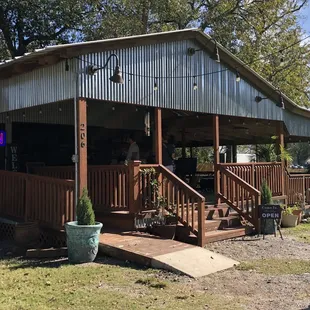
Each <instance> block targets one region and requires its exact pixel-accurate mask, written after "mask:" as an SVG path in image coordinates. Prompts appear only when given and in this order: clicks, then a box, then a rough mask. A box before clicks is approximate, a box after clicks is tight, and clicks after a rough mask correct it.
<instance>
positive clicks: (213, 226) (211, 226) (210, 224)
mask: <svg viewBox="0 0 310 310" xmlns="http://www.w3.org/2000/svg"><path fill="white" fill-rule="evenodd" d="M220 225H221V221H217V220H216V221H215V220H206V221H205V227H206V231H215V230H218V229H219V228H220Z"/></svg>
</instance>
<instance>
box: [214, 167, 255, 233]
mask: <svg viewBox="0 0 310 310" xmlns="http://www.w3.org/2000/svg"><path fill="white" fill-rule="evenodd" d="M219 172H220V175H221V180H220V187H219V193H218V196H219V198H220V199H221V200H222V201H223V202H225V203H226V204H228V205H229V206H230V207H231V208H233V209H234V210H235V211H236V212H237V213H238V214H239V215H240V216H241V217H243V218H244V219H245V220H247V221H249V222H250V223H251V224H253V226H254V227H255V229H256V230H257V231H259V230H260V227H259V221H258V206H259V204H260V201H261V193H260V192H259V191H258V190H257V189H256V188H255V187H253V186H251V185H250V184H248V183H247V182H246V181H244V180H243V179H242V178H240V177H239V176H237V175H236V174H235V173H233V172H232V171H230V170H228V169H227V167H223V166H220V167H219Z"/></svg>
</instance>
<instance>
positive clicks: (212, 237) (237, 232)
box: [205, 227, 246, 244]
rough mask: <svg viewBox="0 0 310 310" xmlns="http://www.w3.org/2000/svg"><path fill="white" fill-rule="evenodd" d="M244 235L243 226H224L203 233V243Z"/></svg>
mask: <svg viewBox="0 0 310 310" xmlns="http://www.w3.org/2000/svg"><path fill="white" fill-rule="evenodd" d="M245 235H246V230H245V227H238V228H237V227H236V228H226V229H223V230H217V231H210V232H206V233H205V243H206V244H207V243H211V242H216V241H222V240H226V239H232V238H237V237H242V236H245Z"/></svg>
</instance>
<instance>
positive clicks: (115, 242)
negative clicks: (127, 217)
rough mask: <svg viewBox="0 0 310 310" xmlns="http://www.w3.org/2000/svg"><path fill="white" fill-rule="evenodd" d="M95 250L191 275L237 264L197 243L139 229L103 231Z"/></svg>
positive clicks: (199, 274) (197, 275) (223, 268)
mask: <svg viewBox="0 0 310 310" xmlns="http://www.w3.org/2000/svg"><path fill="white" fill-rule="evenodd" d="M99 251H100V252H101V253H103V254H105V255H109V256H112V257H115V258H118V259H121V260H127V261H130V262H133V263H138V264H141V265H144V266H148V267H153V268H159V269H164V270H168V271H172V272H175V273H178V274H184V275H187V276H190V277H192V278H198V277H203V276H207V275H209V274H211V273H214V272H217V271H221V270H225V269H228V268H231V267H234V266H236V265H238V264H239V263H238V262H237V261H235V260H232V259H230V258H227V257H225V256H223V255H220V254H217V253H214V252H211V251H209V250H206V249H203V248H200V247H197V246H193V245H189V244H186V243H183V242H179V241H175V240H169V239H161V238H159V237H155V236H151V235H148V234H143V233H139V232H115V231H114V232H106V233H103V234H101V235H100V241H99Z"/></svg>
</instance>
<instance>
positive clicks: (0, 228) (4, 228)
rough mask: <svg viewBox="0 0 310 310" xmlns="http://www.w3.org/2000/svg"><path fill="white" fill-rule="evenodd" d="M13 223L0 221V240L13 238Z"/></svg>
mask: <svg viewBox="0 0 310 310" xmlns="http://www.w3.org/2000/svg"><path fill="white" fill-rule="evenodd" d="M14 235H15V225H14V224H8V223H1V222H0V240H14Z"/></svg>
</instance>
